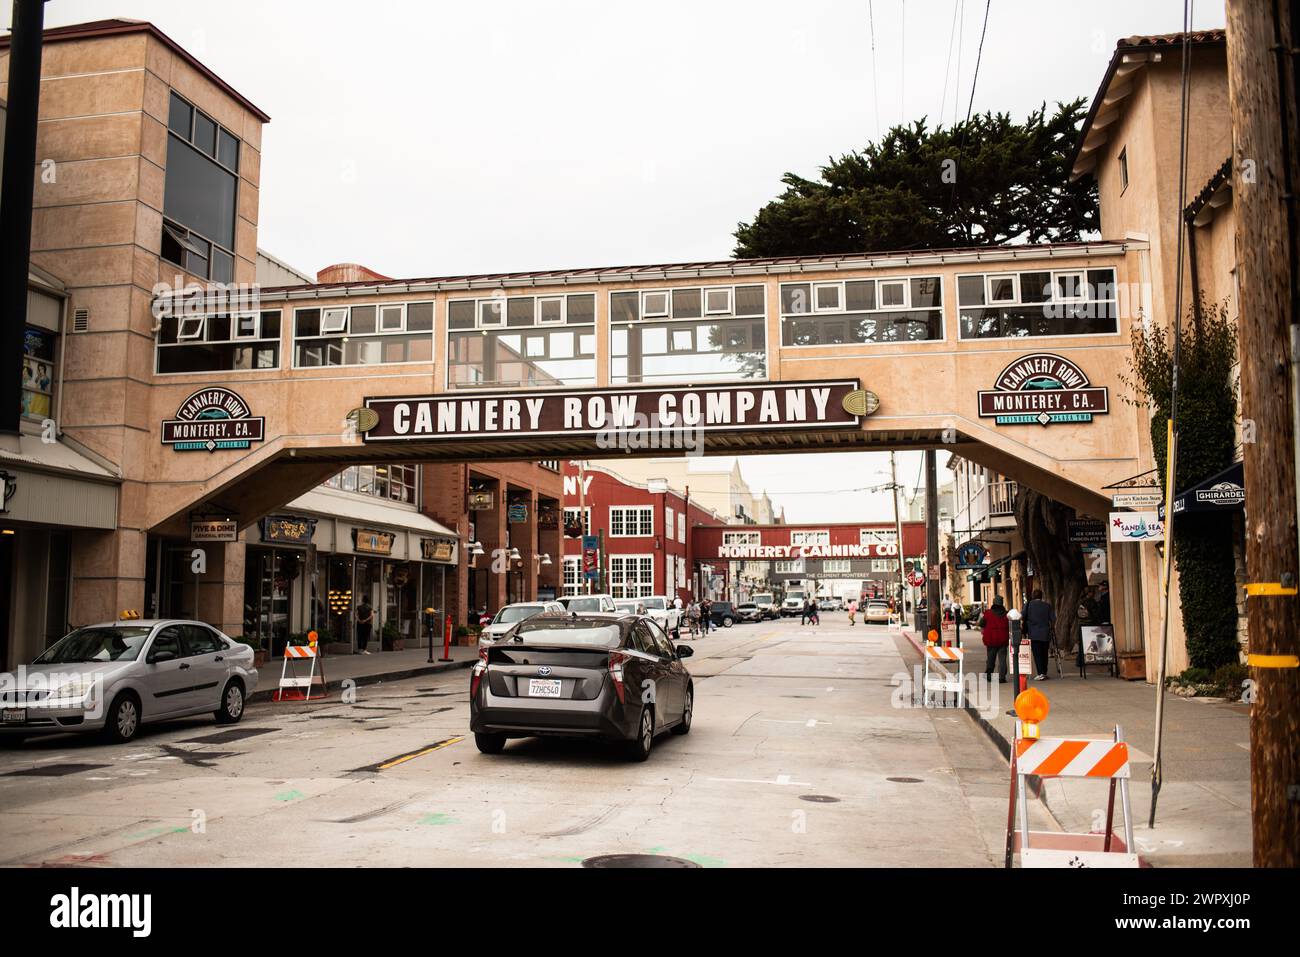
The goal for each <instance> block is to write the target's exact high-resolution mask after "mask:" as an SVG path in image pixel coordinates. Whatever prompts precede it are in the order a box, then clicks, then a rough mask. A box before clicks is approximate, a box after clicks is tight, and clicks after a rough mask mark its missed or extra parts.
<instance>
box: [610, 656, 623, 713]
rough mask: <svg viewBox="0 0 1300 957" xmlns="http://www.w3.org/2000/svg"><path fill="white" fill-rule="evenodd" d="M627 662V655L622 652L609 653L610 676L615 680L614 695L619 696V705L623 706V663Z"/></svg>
mask: <svg viewBox="0 0 1300 957" xmlns="http://www.w3.org/2000/svg"><path fill="white" fill-rule="evenodd" d="M626 660H627V655H625V654H623V653H622V652H621V651H611V652H610V653H609V676H610V677H611V678H613V679H614V693H615V694H617V695H618V703H619V704H622V703H623V701H624V698H623V662H625V661H626Z"/></svg>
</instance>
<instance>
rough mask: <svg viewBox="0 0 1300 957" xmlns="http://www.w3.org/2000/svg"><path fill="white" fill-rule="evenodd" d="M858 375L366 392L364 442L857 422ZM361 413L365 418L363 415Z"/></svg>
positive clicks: (869, 401)
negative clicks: (384, 393)
mask: <svg viewBox="0 0 1300 957" xmlns="http://www.w3.org/2000/svg"><path fill="white" fill-rule="evenodd" d="M874 400H875V397H874V396H872V395H871V394H870V393H864V392H863V391H862V390H861V389H859V388H858V383H857V380H833V381H816V382H782V383H771V384H768V385H715V386H701V387H684V388H653V387H645V388H631V389H583V390H575V391H543V390H539V391H524V392H519V391H516V392H488V393H484V392H471V393H457V394H448V395H419V396H397V397H388V396H385V397H382V398H368V399H366V400H365V403H366V404H365V408H366V409H367V410H369V411H371V412H373V413H374V416H373V417H372V416H365V417H364V418H365V419H367V420H370V421H367V422H366V423H365V424H367V425H369V426H370V427H369V428H368V429H365V430H364V431H363V432H362V434H363V436H364V439H365V441H366V442H393V441H416V442H429V441H437V440H440V439H469V438H474V439H482V438H489V439H490V438H494V437H508V436H517V435H527V436H562V437H565V438H572V437H583V436H599V435H608V434H611V433H637V432H646V433H663V432H675V431H680V430H687V429H693V430H707V431H745V430H757V429H821V428H837V427H843V428H850V427H854V426H857V425H858V423H859V421H860V420H861V417H862V416H863V415H865V414H868V412H869V411H870V410H872V409H874V408H875V405H876V402H875V401H874ZM358 418H363V417H360V416H359V417H358Z"/></svg>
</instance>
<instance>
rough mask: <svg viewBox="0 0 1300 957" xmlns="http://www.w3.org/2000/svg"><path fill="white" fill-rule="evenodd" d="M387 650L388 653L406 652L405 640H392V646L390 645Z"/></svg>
mask: <svg viewBox="0 0 1300 957" xmlns="http://www.w3.org/2000/svg"><path fill="white" fill-rule="evenodd" d="M388 650H389V651H405V650H406V639H405V638H394V639H393V641H392V644H391V646H390V647H389V649H388Z"/></svg>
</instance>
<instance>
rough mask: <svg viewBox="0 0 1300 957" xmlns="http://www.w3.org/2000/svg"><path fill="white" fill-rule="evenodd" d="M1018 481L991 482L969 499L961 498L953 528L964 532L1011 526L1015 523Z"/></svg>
mask: <svg viewBox="0 0 1300 957" xmlns="http://www.w3.org/2000/svg"><path fill="white" fill-rule="evenodd" d="M1018 489H1019V485H1018V484H1017V483H1016V482H1005V481H1004V482H990V483H989V484H988V485H985V486H983V487H982V488H980V489H978V490H977V491H975V492H974V494H972V495H971V496H970V498H969V499H967V500H961V499H959V500H958V502H957V505H958V506H959V507H960V510H959V511H958V513H957V517H956V519H955V520H954V521H953V528H954V529H955V530H958V532H959V533H960V532H962V531H965V530H970V531H983V530H984V529H988V528H1010V527H1012V526H1013V525H1015V516H1016V492H1017V490H1018Z"/></svg>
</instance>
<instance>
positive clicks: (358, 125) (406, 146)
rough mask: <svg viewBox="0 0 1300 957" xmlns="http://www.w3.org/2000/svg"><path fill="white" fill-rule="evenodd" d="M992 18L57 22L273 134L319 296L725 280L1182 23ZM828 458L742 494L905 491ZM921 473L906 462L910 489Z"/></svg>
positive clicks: (284, 196)
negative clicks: (163, 63) (550, 276)
mask: <svg viewBox="0 0 1300 957" xmlns="http://www.w3.org/2000/svg"><path fill="white" fill-rule="evenodd" d="M0 6H2V7H3V11H2V12H0V17H2V18H3V19H0V25H2V26H3V27H4V28H5V29H7V28H8V25H9V4H0ZM1196 7H1197V10H1198V13H1197V15H1196V16H1195V18H1194V20H1193V26H1194V27H1196V28H1198V29H1201V28H1208V27H1215V26H1222V25H1223V22H1224V13H1223V4H1222V2H1221V0H1218V2H1206V0H1202V2H1201V3H1199V4H1197V5H1196ZM988 10H989V15H988V24H987V30H986V31H984V35H983V51H982V54H981V53H980V41H981V27H982V25H983V18H984V12H985V4H984V3H981V2H979V0H910V2H909V0H852V2H848V0H846V2H834V0H799V2H794V0H786V2H771V0H734V2H733V0H656V2H655V3H653V4H646V3H637V4H631V3H619V2H611V0H603V2H588V0H552V2H544V3H539V2H535V0H534V2H513V0H511V2H493V0H479V2H475V3H463V2H456V3H444V2H427V0H426V2H399V0H370V2H369V3H366V4H358V3H355V2H341V0H315V2H310V3H308V2H303V0H276V2H268V0H261V2H250V0H224V2H222V3H221V4H218V5H212V4H208V3H198V2H193V0H183V2H177V0H51V2H49V3H48V4H47V5H46V13H45V16H46V25H47V26H58V25H63V24H70V23H80V22H85V21H89V20H99V19H105V18H110V17H127V18H132V19H141V20H150V21H152V22H153V23H154V24H155V25H157V26H158V27H159V28H160V29H161V30H162V31H163V32H165V33H167V34H168V35H169V36H170V37H172V39H174V40H175V41H177V42H178V43H180V44H181V45H182V46H184V47H185V48H186V49H187V50H189V51H190V52H191V53H192V54H193V55H194V56H196V57H197V58H198V59H199V60H200V61H202V62H203V63H204V64H205V65H207V66H208V67H209V68H210V69H212V70H213V71H214V72H215V73H217V74H218V75H219V76H221V77H223V78H224V79H225V80H226V81H227V82H228V83H230V85H231V86H233V87H234V88H235V89H236V90H238V91H239V92H240V93H241V94H243V95H244V96H245V97H246V98H248V99H249V100H251V101H252V102H253V103H255V104H256V105H257V106H259V107H260V108H261V109H262V110H264V111H265V112H267V113H269V114H270V116H271V122H270V124H269V125H268V126H267V127H266V128H265V130H264V133H263V143H262V166H261V169H262V180H261V195H260V210H259V220H260V221H259V225H258V243H259V245H260V246H261V247H262V248H264V249H266V250H267V251H268V252H271V253H272V254H273V255H275V256H277V257H278V258H280V259H282V260H284V261H286V262H288V263H289V264H291V265H293V266H295V267H297V268H298V269H301V270H304V271H306V272H308V273H314V272H315V271H316V270H317V269H319V268H321V267H323V266H326V265H329V264H331V263H337V262H361V263H363V264H364V265H367V266H369V267H371V268H372V269H375V270H376V271H378V272H380V273H382V274H384V275H388V276H394V277H398V278H415V277H425V276H446V275H456V274H464V273H476V272H504V271H514V270H530V269H550V268H563V267H578V266H604V265H628V264H638V263H663V262H687V261H693V260H701V259H722V258H727V257H729V256H730V255H731V252H732V249H733V246H734V239H733V237H732V232H733V231H734V230H735V228H736V224H737V223H738V222H740V221H744V220H748V219H750V218H752V216H753V215H754V213H755V212H756V211H757V210H758V209H759V208H760V207H761V206H762V205H763V204H764V203H766V202H767V201H769V200H771V199H772V198H774V197H775V196H776V195H778V193H779V192H780V178H781V176H782V174H784V173H785V172H787V171H793V172H796V173H799V174H801V175H804V176H810V177H813V176H816V174H817V170H818V168H819V166H821V165H822V164H824V163H825V162H826V161H827V160H828V159H829V158H830V157H832V156H839V155H842V154H843V153H846V152H848V151H850V150H853V149H858V148H861V147H862V146H864V145H865V144H866V143H867V142H869V141H870V140H872V139H875V138H876V137H878V135H879V134H880V133H882V132H883V131H884V130H886V129H887V128H888V127H889V126H891V125H893V124H895V123H898V122H900V121H907V122H910V121H912V120H914V119H917V118H920V117H922V116H928V117H930V119H931V123H932V124H933V123H935V122H938V121H940V120H942V122H944V123H951V122H952V121H953V119H954V117H957V118H961V117H963V116H964V115H965V111H966V109H967V106H968V105H973V109H974V110H975V111H976V112H982V111H985V110H992V111H997V112H1007V113H1010V114H1011V115H1012V116H1013V117H1015V118H1018V119H1023V118H1024V116H1025V115H1026V114H1027V113H1028V112H1029V111H1030V110H1031V109H1034V108H1036V107H1037V106H1038V105H1039V104H1040V103H1043V102H1046V103H1047V104H1048V105H1049V108H1050V107H1051V105H1052V104H1054V103H1056V102H1057V101H1063V100H1070V99H1073V98H1076V97H1086V98H1091V97H1092V95H1093V94H1094V93H1095V92H1096V89H1097V86H1098V84H1099V83H1100V82H1101V78H1102V74H1103V72H1104V70H1105V67H1106V64H1107V63H1108V61H1109V59H1110V55H1111V53H1112V52H1113V50H1114V47H1115V40H1116V39H1117V38H1119V37H1124V36H1131V35H1133V34H1140V33H1171V32H1176V31H1178V30H1180V29H1181V28H1182V16H1183V5H1182V3H1179V2H1176V0H1089V2H1087V3H1076V2H1069V3H1066V2H1046V0H989V3H988ZM873 51H874V52H873ZM977 55H978V56H979V60H980V66H979V73H978V79H977V81H975V83H974V96H973V100H972V93H971V90H972V82H973V80H975V64H976V59H977ZM868 387H869V386H868ZM828 455H829V454H823V455H820V456H818V459H817V462H819V463H820V464H819V465H817V467H816V469H812V468H809V466H808V460H806V459H805V460H803V464H802V465H800V464H799V463H794V464H787V462H786V461H785V460H786V459H789V458H791V457H788V456H773V457H769V460H768V461H764V460H763V459H759V458H747V459H746V460H745V461H744V462H743V463H742V470H743V471H744V473H745V475H746V477H747V479H748V480H749V482H750V484H751V485H752V486H753V487H755V488H756V489H757V488H763V487H767V488H769V489H772V490H773V491H774V498H776V499H777V501H778V502H779V503H780V504H785V505H786V507H787V515H788V517H790V518H791V519H792V520H808V521H821V520H823V517H830V516H834V515H842V514H844V512H843V508H844V506H845V505H846V504H852V507H854V508H857V507H859V506H860V505H861V504H862V503H861V501H859V500H857V499H853V500H850V499H846V498H842V497H832V498H827V496H826V494H821V495H818V494H811V493H815V492H819V491H820V492H822V493H827V492H833V491H835V490H837V489H842V488H849V487H857V486H861V485H870V484H872V483H874V482H876V481H877V480H876V479H871V480H869V481H859V480H858V478H856V476H858V475H859V474H870V473H872V472H873V471H875V470H878V469H881V468H884V469H886V470H887V469H888V457H887V456H885V455H882V454H880V453H870V454H868V453H859V455H860V456H861V457H862V464H861V465H860V466H859V465H858V464H855V463H856V462H857V459H852V460H846V461H845V463H843V466H842V468H843V471H841V468H840V467H838V466H837V467H836V468H835V469H833V470H832V469H829V468H827V465H828ZM830 458H836V456H833V455H832V456H830ZM919 458H920V456H919V453H904V454H902V455H900V466H899V467H900V481H903V482H905V483H906V482H911V481H913V478H906V479H905V478H903V475H904V474H907V475H910V476H915V474H916V472H917V469H918V467H919ZM942 459H943V456H941V464H942ZM907 462H910V463H911V464H910V467H909V466H906V465H905V464H904V463H907ZM819 476H821V477H820V478H819ZM851 476H852V478H850V477H851ZM819 482H820V483H822V484H824V486H825V488H822V487H821V485H819V484H818V483H819ZM787 488H792V489H797V490H799V492H800V494H798V495H794V494H791V495H789V496H788V497H787V496H778V495H776V494H775V492H777V491H781V490H783V489H787ZM883 506H884V507H885V508H887V507H888V495H887V494H885V495H884V497H883ZM872 507H873V508H875V507H876V506H872ZM864 517H865V516H864ZM875 517H885V516H884V515H883V514H881V515H877V516H875Z"/></svg>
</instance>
